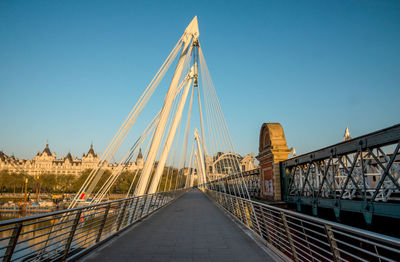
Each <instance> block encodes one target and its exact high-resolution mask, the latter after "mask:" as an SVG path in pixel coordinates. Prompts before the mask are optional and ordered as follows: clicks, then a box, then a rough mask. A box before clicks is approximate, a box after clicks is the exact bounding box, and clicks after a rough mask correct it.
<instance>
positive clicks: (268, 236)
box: [260, 206, 272, 244]
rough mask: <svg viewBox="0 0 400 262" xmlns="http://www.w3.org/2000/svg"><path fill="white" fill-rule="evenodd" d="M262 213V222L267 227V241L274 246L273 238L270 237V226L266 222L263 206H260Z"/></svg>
mask: <svg viewBox="0 0 400 262" xmlns="http://www.w3.org/2000/svg"><path fill="white" fill-rule="evenodd" d="M260 213H261V218H262V221H263V223H264V226H265V235H266V238H267V239H266V240H267V242H268V243H270V244H272V242H271V236H270V235H269V229H268V224H267V221H266V220H265V216H264V210H263V208H262V206H260ZM261 234H262V232H261ZM262 235H263V234H262Z"/></svg>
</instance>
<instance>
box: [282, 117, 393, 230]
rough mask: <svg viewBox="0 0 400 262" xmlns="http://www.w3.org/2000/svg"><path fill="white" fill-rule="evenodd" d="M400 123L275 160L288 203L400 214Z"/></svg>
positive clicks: (368, 217) (369, 216)
mask: <svg viewBox="0 0 400 262" xmlns="http://www.w3.org/2000/svg"><path fill="white" fill-rule="evenodd" d="M399 149H400V125H395V126H392V127H389V128H386V129H382V130H379V131H377V132H374V133H371V134H368V135H364V136H360V137H357V138H354V139H351V140H349V141H345V142H342V143H339V144H336V145H333V146H330V147H326V148H323V149H320V150H317V151H314V152H311V153H308V154H305V155H301V156H298V157H295V158H292V159H289V160H287V161H284V162H281V174H282V184H283V185H282V190H283V193H282V194H283V198H284V200H285V201H286V202H288V203H294V204H296V205H297V208H298V210H299V211H300V210H301V206H302V205H309V206H311V207H312V210H313V213H314V214H315V215H317V210H318V207H325V208H332V209H333V210H334V211H335V215H336V216H337V217H339V215H340V211H341V210H345V211H353V212H361V213H363V215H364V218H365V220H366V222H367V223H368V224H370V223H371V220H372V216H373V215H381V216H386V217H394V218H400V155H399Z"/></svg>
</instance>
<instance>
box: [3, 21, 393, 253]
mask: <svg viewBox="0 0 400 262" xmlns="http://www.w3.org/2000/svg"><path fill="white" fill-rule="evenodd" d="M199 37H200V33H199V29H198V22H197V17H195V18H194V19H193V20H192V21H191V23H190V24H189V25H188V26H187V28H186V30H185V31H184V33H183V35H182V36H181V37H180V38H179V40H178V42H177V43H176V45H175V46H174V48H173V49H172V51H171V53H170V54H169V55H168V57H167V58H166V60H165V61H164V63H163V64H162V66H161V68H160V69H159V70H158V72H157V73H156V75H155V76H154V78H153V79H152V81H151V82H150V84H149V85H148V86H147V88H146V89H145V91H144V92H143V94H142V95H141V97H140V98H139V100H138V101H137V103H136V104H135V106H134V107H133V109H132V110H131V112H130V113H129V115H128V117H127V118H126V119H125V121H124V122H123V124H122V126H121V127H120V128H119V129H118V131H117V133H116V135H115V136H114V138H113V139H112V140H111V142H110V143H109V145H108V146H107V148H106V150H105V151H104V153H103V154H102V156H101V158H100V159H101V160H100V161H99V163H98V165H97V167H96V168H95V169H93V170H92V171H91V173H90V174H89V176H88V177H87V179H86V181H84V183H83V185H82V187H81V189H80V190H79V191H78V192H77V193H76V194H75V197H74V198H73V200H72V201H71V203H70V205H69V208H68V209H66V210H61V211H56V212H51V213H45V214H40V215H36V216H32V217H26V218H21V219H14V220H7V221H2V222H0V233H1V235H0V236H1V239H0V256H1V258H2V259H3V261H60V260H61V261H65V260H70V261H74V260H78V259H84V260H87V261H109V260H118V261H122V260H137V261H399V260H400V240H399V239H398V238H395V237H391V236H387V235H383V234H379V233H375V232H371V231H367V230H363V229H359V228H355V227H351V226H346V225H343V224H340V223H337V222H333V221H330V220H325V219H323V218H321V217H318V215H319V212H318V211H319V210H321V209H323V208H327V209H331V210H332V212H334V214H335V216H336V217H337V218H338V220H339V219H340V216H341V214H342V213H343V212H350V211H351V212H358V213H361V214H363V216H364V218H365V221H366V223H367V224H370V223H371V222H372V220H373V218H374V217H375V216H384V217H385V216H386V217H391V218H395V219H399V218H400V208H399V205H400V203H399V198H398V195H399V193H400V186H399V166H398V162H399V158H398V151H399V147H400V144H399V141H400V126H399V125H397V126H393V127H390V128H387V129H383V130H380V131H377V132H374V133H372V134H368V135H365V136H363V137H359V138H354V139H351V140H348V141H344V142H342V143H339V144H337V145H333V146H330V147H327V148H323V149H320V150H317V151H315V152H311V153H309V154H306V155H302V156H298V157H292V158H290V159H288V155H289V153H290V151H291V150H290V149H288V147H287V145H286V140H285V137H284V132H283V129H282V127H281V126H280V124H277V123H268V124H264V125H263V126H262V128H261V133H260V148H259V154H258V156H257V158H258V160H259V161H260V168H259V169H255V170H251V171H246V172H245V171H244V170H243V168H242V166H241V165H240V162H239V159H240V158H239V156H238V154H237V153H236V152H235V148H234V143H233V141H232V140H231V137H230V134H229V129H228V126H227V123H226V121H225V119H224V115H223V112H222V109H221V106H220V103H219V99H218V96H217V93H216V90H215V88H214V85H213V82H212V80H211V76H210V73H209V71H208V67H207V64H206V61H205V57H204V53H203V50H202V48H201V44H200V41H199ZM171 67H172V68H174V70H170V69H171ZM166 76H167V77H166ZM165 91H166V92H165ZM157 92H158V93H161V94H162V97H163V101H161V102H158V103H157V102H154V101H156V98H155V97H154V94H155V93H157ZM150 101H152V102H150ZM157 105H161V107H160V106H157ZM146 110H147V112H146ZM144 116H146V117H144ZM149 116H150V117H149ZM132 130H135V131H134V132H132ZM130 133H134V136H135V135H136V137H135V139H134V140H133V141H134V142H133V143H129V142H127V141H129V139H127V137H128V134H130ZM124 145H125V146H124ZM123 148H127V150H126V152H121V151H122V149H123ZM118 154H121V161H120V162H119V163H118V166H117V167H116V168H114V169H113V171H112V174H111V175H109V176H107V177H105V176H104V170H105V169H104V165H105V164H106V163H108V162H111V161H113V160H114V159H115V158H116V156H117V155H118ZM139 154H143V160H144V164H143V168H142V169H138V170H136V172H135V174H134V177H133V179H132V181H131V184H130V187H129V190H128V192H127V193H126V196H125V198H123V199H118V200H114V201H107V200H106V197H107V194H108V192H109V191H110V189H111V188H112V186H113V185H114V183H115V182H116V181H117V179H118V178H119V177H120V175H121V174H122V172H123V171H124V168H125V167H126V166H127V165H128V164H129V163H130V161H131V159H133V158H134V157H137V156H138V155H139ZM285 205H295V206H296V209H297V211H299V212H296V211H295V210H291V209H290V208H289V209H288V208H285V207H288V206H285ZM308 206H311V207H312V213H313V215H314V216H310V215H307V214H304V213H302V211H303V210H304V209H305V208H306V207H308Z"/></svg>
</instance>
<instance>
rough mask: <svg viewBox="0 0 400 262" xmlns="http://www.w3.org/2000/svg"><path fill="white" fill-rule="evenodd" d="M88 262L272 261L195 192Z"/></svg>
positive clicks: (180, 199)
mask: <svg viewBox="0 0 400 262" xmlns="http://www.w3.org/2000/svg"><path fill="white" fill-rule="evenodd" d="M84 260H85V261H96V262H102V261H114V262H116V261H174V262H175V261H187V262H192V261H193V262H195V261H196V262H198V261H201V262H208V261H218V262H223V261H229V262H232V261H246V262H247V261H273V259H272V258H271V257H270V256H269V255H268V254H267V253H265V252H264V251H263V250H262V249H261V248H259V247H258V246H257V244H256V243H255V242H254V241H253V240H252V239H250V238H249V237H248V236H247V235H246V234H245V233H244V232H243V231H242V230H241V229H240V228H238V226H237V225H236V224H235V223H234V222H233V221H232V220H231V219H230V218H229V217H228V216H227V215H226V214H224V213H223V212H222V211H221V210H220V209H218V208H217V207H216V206H215V205H214V204H213V203H212V202H211V201H210V200H209V199H208V198H207V197H206V196H205V195H204V194H203V193H202V192H200V191H198V190H193V191H190V192H188V193H186V194H185V195H183V196H182V197H181V198H179V199H178V200H177V201H175V202H174V203H172V204H171V205H169V206H167V207H165V208H163V209H161V210H160V211H158V212H157V213H156V214H154V215H153V216H150V217H148V218H146V219H144V220H143V221H141V222H140V223H139V224H138V225H136V226H135V227H133V228H132V229H130V230H128V231H127V232H125V233H124V234H122V235H121V236H119V237H117V238H116V239H114V240H112V242H110V243H106V244H105V246H104V247H103V248H100V249H99V250H97V251H94V252H93V253H92V254H90V255H88V256H87V257H85V258H84Z"/></svg>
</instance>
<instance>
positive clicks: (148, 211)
mask: <svg viewBox="0 0 400 262" xmlns="http://www.w3.org/2000/svg"><path fill="white" fill-rule="evenodd" d="M153 198H154V194H152V195H151V199H150V203H149V207H148V208H147V214H149V213H150V212H151V211H152V210H151V203H152V202H153ZM155 200H157V196H156V199H155Z"/></svg>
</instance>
